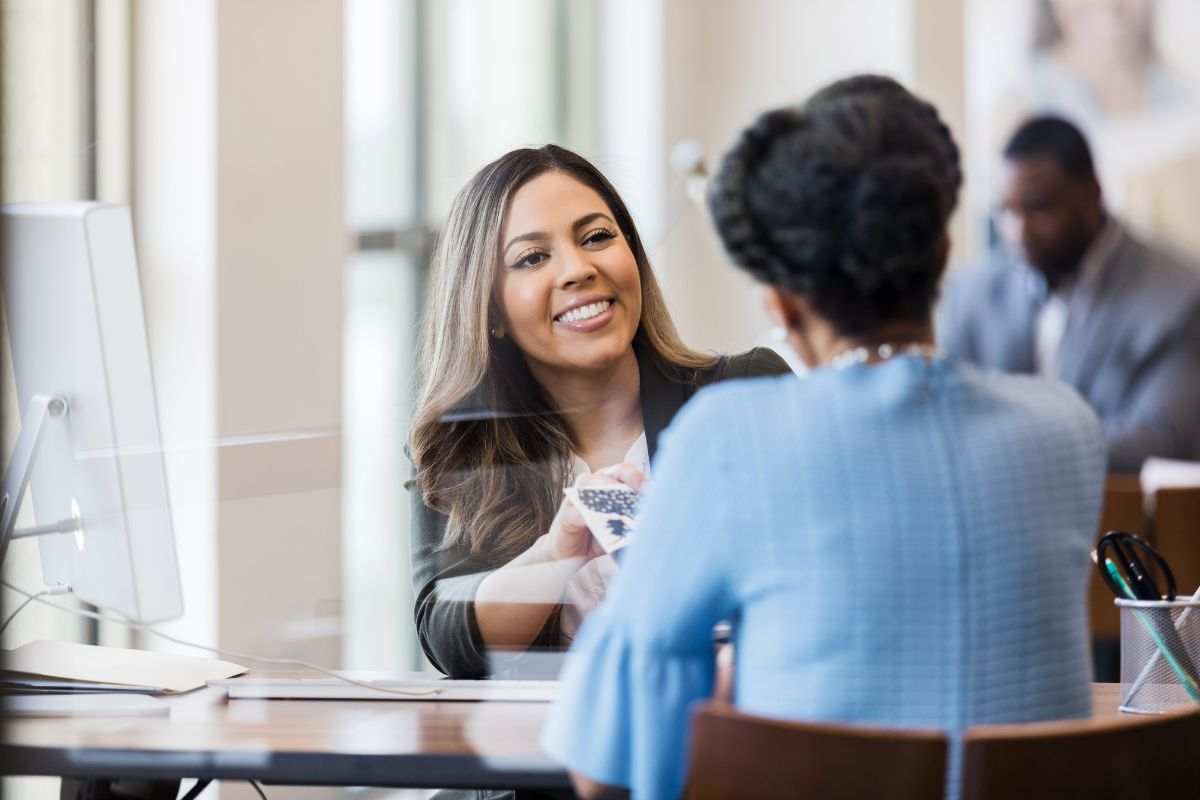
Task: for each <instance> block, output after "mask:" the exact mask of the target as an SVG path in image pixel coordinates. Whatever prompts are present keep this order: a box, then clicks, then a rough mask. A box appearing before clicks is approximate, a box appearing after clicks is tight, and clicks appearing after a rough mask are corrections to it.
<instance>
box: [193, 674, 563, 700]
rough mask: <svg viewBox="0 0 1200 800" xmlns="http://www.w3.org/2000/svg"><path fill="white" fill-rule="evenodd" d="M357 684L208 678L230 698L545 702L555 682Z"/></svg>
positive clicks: (426, 679)
mask: <svg viewBox="0 0 1200 800" xmlns="http://www.w3.org/2000/svg"><path fill="white" fill-rule="evenodd" d="M350 677H353V678H354V679H355V680H356V681H359V682H360V683H364V684H368V685H369V686H370V688H368V686H360V685H356V684H352V683H346V682H345V681H340V680H337V679H336V678H300V677H276V676H271V677H243V678H230V679H228V680H219V681H209V683H208V685H209V686H215V687H218V688H221V689H224V690H225V692H226V694H227V696H228V697H229V699H230V700H408V701H426V702H428V701H437V702H447V701H473V702H477V701H482V700H488V701H493V702H508V703H547V702H549V701H551V700H553V699H554V696H555V694H556V693H557V691H558V681H547V680H450V679H448V678H442V677H440V676H435V675H422V676H420V677H416V676H405V677H383V678H363V677H359V675H357V674H353V673H350Z"/></svg>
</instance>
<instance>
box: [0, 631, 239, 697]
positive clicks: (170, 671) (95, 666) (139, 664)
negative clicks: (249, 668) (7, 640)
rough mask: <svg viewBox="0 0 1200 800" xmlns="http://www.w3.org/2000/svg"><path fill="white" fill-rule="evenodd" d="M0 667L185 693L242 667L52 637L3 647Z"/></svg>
mask: <svg viewBox="0 0 1200 800" xmlns="http://www.w3.org/2000/svg"><path fill="white" fill-rule="evenodd" d="M0 666H2V667H3V668H4V669H5V670H7V671H8V672H18V673H22V674H24V675H28V676H36V677H41V678H57V679H60V680H68V681H81V682H84V683H90V684H96V683H109V684H115V685H118V686H139V687H153V688H154V690H155V691H162V692H187V691H191V690H192V689H198V688H200V687H201V686H204V685H205V683H207V682H208V681H212V680H218V679H220V678H231V677H233V676H234V675H241V674H242V673H243V672H245V671H246V668H245V667H243V666H241V665H239V664H231V663H229V662H228V661H218V660H217V659H215V658H198V657H196V656H179V655H174V654H171V653H155V652H151V651H149V650H128V649H125V648H121V647H97V646H95V645H90V644H75V643H73V642H55V641H36V642H30V643H28V644H25V645H22V646H21V647H18V648H17V649H15V650H8V651H5V652H4V653H3V659H2V661H0ZM5 680H12V676H6V678H5Z"/></svg>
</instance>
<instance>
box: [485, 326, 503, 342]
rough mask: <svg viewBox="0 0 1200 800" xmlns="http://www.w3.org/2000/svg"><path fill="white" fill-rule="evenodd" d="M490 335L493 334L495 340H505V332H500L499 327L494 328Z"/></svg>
mask: <svg viewBox="0 0 1200 800" xmlns="http://www.w3.org/2000/svg"><path fill="white" fill-rule="evenodd" d="M488 333H490V334H492V338H493V339H503V338H504V331H502V330H500V328H499V327H496V328H492V329H491V330H490V331H488Z"/></svg>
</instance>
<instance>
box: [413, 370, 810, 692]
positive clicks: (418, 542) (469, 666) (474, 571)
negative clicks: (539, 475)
mask: <svg viewBox="0 0 1200 800" xmlns="http://www.w3.org/2000/svg"><path fill="white" fill-rule="evenodd" d="M788 371H789V370H788V366H787V363H786V362H784V360H783V359H782V358H780V357H779V356H778V355H777V354H776V353H774V352H773V351H771V350H768V349H766V348H755V349H753V350H750V351H749V352H746V353H742V354H741V355H736V356H723V357H721V358H720V359H718V360H717V362H716V363H715V364H714V365H713V366H712V367H708V368H703V369H696V370H686V371H685V372H684V374H676V373H677V372H678V370H677V369H675V370H673V369H671V368H669V367H664V366H663V365H662V364H660V363H659V361H658V359H657V358H655V357H654V356H651V355H647V354H644V353H642V352H640V351H639V352H638V372H639V375H640V379H641V385H640V393H641V399H642V422H643V425H644V426H645V430H646V448H647V450H648V451H649V454H650V460H651V463H653V461H654V454H655V451H656V450H657V447H658V437H659V435H660V434H661V433H662V432H663V430H664V429H665V428H666V427H667V425H668V424H670V422H671V419H672V418H673V417H674V416H675V414H676V413H677V412H678V411H679V409H681V408H683V405H684V403H686V402H687V401H688V399H689V398H691V396H692V395H693V394H695V393H696V392H697V391H698V390H699V389H700V388H701V387H703V386H706V385H708V384H710V383H716V382H717V381H723V380H734V379H737V378H752V377H758V376H763V375H779V374H781V373H786V372H788ZM413 509H414V517H415V519H414V523H415V524H414V526H413V553H412V574H413V588H414V589H415V591H416V605H415V609H414V613H415V615H416V625H417V636H418V637H419V638H420V640H421V647H422V648H423V649H424V650H425V655H427V656H428V657H429V660H430V661H431V662H433V665H434V666H435V667H437V668H438V669H439V670H441V671H442V672H444V673H445V674H446V675H449V676H450V677H452V678H476V677H482V676H484V675H486V674H487V672H488V660H487V654H486V648H485V646H484V643H483V638H482V637H481V636H480V633H479V625H478V623H477V622H476V620H475V593H476V591H477V590H478V589H479V584H480V583H482V582H483V579H484V578H486V577H487V576H488V574H489V573H490V572H492V571H493V570H495V569H498V568H499V567H501V566H503V565H504V563H505V561H504V560H500V561H492V560H489V559H487V558H486V557H483V556H480V555H475V554H472V553H471V551H470V549H469V548H468V547H466V546H454V547H449V548H445V549H442V548H441V543H442V540H443V538H444V536H445V532H446V521H447V518H446V515H444V514H441V513H439V512H437V511H434V510H433V509H431V508H429V507H428V506H426V505H425V503H423V502H422V501H421V497H420V494H419V492H417V491H416V490H415V489H414V490H413ZM562 646H563V642H562V636H561V633H560V631H559V627H558V615H557V614H554V615H552V617H551V619H550V620H549V621H548V622H547V623H546V627H545V628H543V629H542V632H541V633H540V634H539V635H538V638H537V640H536V641H535V642H534V643H533V645H532V647H531V649H560V648H562Z"/></svg>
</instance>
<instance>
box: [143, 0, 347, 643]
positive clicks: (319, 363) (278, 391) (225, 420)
mask: <svg viewBox="0 0 1200 800" xmlns="http://www.w3.org/2000/svg"><path fill="white" fill-rule="evenodd" d="M135 19H136V24H135V45H136V47H135V52H136V53H137V64H136V66H137V69H136V75H137V76H138V81H137V87H136V92H135V97H136V103H135V106H136V109H137V111H136V124H135V131H136V135H135V141H136V144H135V153H136V163H135V172H136V180H135V209H136V211H137V219H136V220H135V225H136V229H137V232H138V241H139V257H140V258H141V262H142V269H143V273H144V280H145V288H144V292H145V302H146V307H147V317H148V324H149V327H150V334H151V347H152V352H153V358H154V365H155V371H156V381H157V384H158V390H159V404H160V413H161V415H162V421H163V432H164V434H163V435H164V439H165V446H166V449H167V451H168V462H167V463H168V472H169V477H170V481H171V491H172V500H173V503H174V506H175V517H176V525H177V531H176V536H177V539H178V540H179V550H180V560H181V566H182V571H183V575H184V581H185V605H186V608H187V615H186V617H185V619H184V620H183V621H181V622H179V623H175V624H174V625H173V628H174V630H175V631H177V632H178V633H180V634H181V635H187V636H192V637H196V638H199V639H202V640H207V641H215V642H218V643H219V644H220V645H221V646H223V647H227V648H233V649H239V650H245V651H249V652H251V653H260V654H264V655H285V654H286V655H288V656H292V657H299V658H303V659H306V660H312V661H317V662H320V663H323V664H336V663H337V662H338V658H339V655H340V642H339V628H338V624H337V619H336V618H337V614H338V608H339V606H340V595H341V565H340V546H339V541H340V522H339V518H340V505H341V500H340V494H341V491H340V488H341V461H340V434H339V429H340V424H341V420H340V417H341V389H340V387H341V347H342V314H343V312H342V289H341V287H342V275H343V270H344V266H345V255H346V245H347V236H346V231H345V225H344V223H343V217H344V208H343V196H342V173H343V162H344V152H343V146H342V35H341V29H342V7H341V3H340V2H319V3H318V2H309V3H295V2H291V1H290V0H271V1H270V2H265V1H264V2H255V3H246V2H241V1H240V0H206V2H189V3H157V2H143V3H139V4H137V9H136V15H135Z"/></svg>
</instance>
